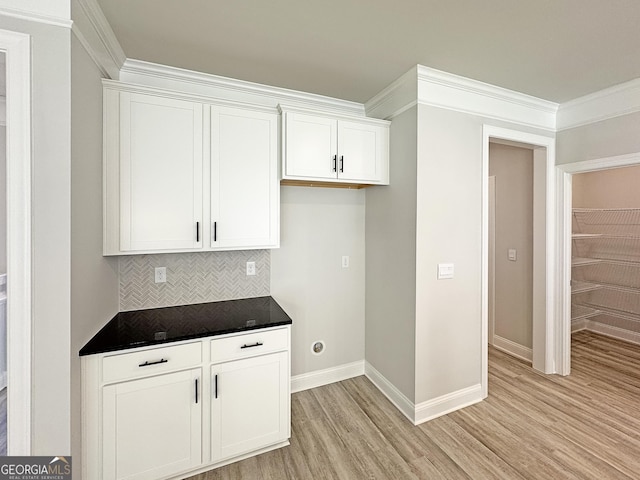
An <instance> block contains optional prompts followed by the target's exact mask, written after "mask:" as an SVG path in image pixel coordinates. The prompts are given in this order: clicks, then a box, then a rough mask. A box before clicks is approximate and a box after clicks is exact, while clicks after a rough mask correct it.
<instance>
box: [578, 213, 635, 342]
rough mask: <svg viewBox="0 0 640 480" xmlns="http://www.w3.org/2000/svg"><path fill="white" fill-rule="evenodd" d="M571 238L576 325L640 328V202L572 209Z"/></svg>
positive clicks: (617, 328)
mask: <svg viewBox="0 0 640 480" xmlns="http://www.w3.org/2000/svg"><path fill="white" fill-rule="evenodd" d="M572 243H573V248H572V273H571V279H572V280H571V285H572V297H571V303H572V309H571V319H572V329H574V330H577V329H580V328H583V327H584V326H585V321H591V322H597V323H600V324H604V325H606V326H607V327H608V328H610V329H614V330H620V329H621V330H626V331H630V332H634V333H638V334H640V208H607V209H595V208H575V209H573V236H572Z"/></svg>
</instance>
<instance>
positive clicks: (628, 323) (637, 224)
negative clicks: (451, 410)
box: [557, 152, 640, 374]
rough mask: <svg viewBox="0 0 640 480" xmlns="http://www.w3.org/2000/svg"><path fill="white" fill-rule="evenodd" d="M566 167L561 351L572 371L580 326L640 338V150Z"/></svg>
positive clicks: (561, 181) (562, 178) (562, 174)
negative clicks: (573, 344)
mask: <svg viewBox="0 0 640 480" xmlns="http://www.w3.org/2000/svg"><path fill="white" fill-rule="evenodd" d="M626 167H632V168H631V169H628V168H626ZM558 173H559V174H558V192H557V195H558V199H559V211H560V215H559V216H558V239H559V245H560V248H559V262H558V265H559V273H558V278H559V282H558V284H559V285H558V290H559V298H560V302H559V304H560V305H559V315H558V317H559V320H560V322H559V323H560V324H561V329H560V334H561V338H560V356H561V360H562V370H563V373H565V374H569V372H570V369H571V334H572V331H579V330H583V329H586V330H592V331H595V332H596V333H600V334H605V335H609V336H613V337H617V338H619V339H622V340H626V341H632V342H635V343H640V283H638V278H639V277H638V274H639V272H640V254H638V249H639V248H640V208H639V207H640V195H639V194H638V193H637V182H636V183H634V182H633V179H634V178H638V177H640V152H639V153H634V154H630V155H621V156H616V157H607V158H601V159H595V160H587V161H584V162H577V163H574V164H569V165H561V166H559V167H558ZM574 176H575V178H574ZM574 180H575V182H576V191H575V192H574V188H573V183H574ZM594 182H595V183H594ZM611 182H613V183H611ZM625 185H626V187H625ZM574 203H575V205H574Z"/></svg>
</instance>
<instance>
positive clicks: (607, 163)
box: [556, 152, 640, 375]
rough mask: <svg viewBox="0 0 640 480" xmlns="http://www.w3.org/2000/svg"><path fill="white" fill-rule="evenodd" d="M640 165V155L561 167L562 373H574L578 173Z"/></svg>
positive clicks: (559, 275)
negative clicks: (573, 265)
mask: <svg viewBox="0 0 640 480" xmlns="http://www.w3.org/2000/svg"><path fill="white" fill-rule="evenodd" d="M637 165H640V152H635V153H630V154H626V155H616V156H613V157H603V158H596V159H592V160H584V161H582V162H575V163H569V164H566V165H558V166H557V175H556V178H557V182H556V198H557V199H558V215H557V220H558V224H557V232H558V235H557V241H558V271H557V274H556V275H557V285H558V294H557V295H558V296H557V298H558V305H557V307H558V310H557V318H558V322H557V323H558V326H559V328H558V332H559V333H558V353H557V357H558V359H559V360H560V362H559V368H558V373H560V374H561V375H569V373H570V372H571V227H572V222H571V220H572V219H571V209H572V206H573V199H572V179H573V175H574V174H576V173H587V172H596V171H599V170H608V169H610V168H619V167H631V166H637Z"/></svg>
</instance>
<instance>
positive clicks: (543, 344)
mask: <svg viewBox="0 0 640 480" xmlns="http://www.w3.org/2000/svg"><path fill="white" fill-rule="evenodd" d="M495 140H498V141H506V142H517V143H521V144H522V143H524V144H526V145H527V146H530V147H533V157H534V287H533V288H534V292H533V304H534V312H533V313H534V321H533V368H535V369H536V370H540V371H542V372H544V373H547V374H548V373H555V371H556V364H557V362H556V355H557V352H558V349H557V346H556V342H557V335H556V329H557V326H556V322H554V313H555V303H556V302H555V295H556V291H555V286H554V285H555V282H554V279H555V263H554V262H555V244H556V237H555V228H556V219H555V217H556V215H555V212H556V204H555V195H556V183H555V162H556V148H555V138H553V137H545V136H542V135H536V134H532V133H527V132H522V131H520V130H513V129H507V128H501V127H496V126H493V125H487V124H484V125H483V128H482V242H481V243H482V245H481V252H482V254H481V259H482V265H481V272H482V273H481V311H482V314H481V316H482V318H481V342H482V345H481V355H482V359H481V369H482V380H481V382H482V395H483V397H486V396H487V395H488V376H489V373H488V371H489V347H488V340H489V339H488V330H489V329H488V323H489V321H488V319H489V312H488V304H489V144H490V142H491V141H495ZM540 180H543V181H542V182H540ZM541 183H542V184H541ZM536 187H538V188H536ZM542 187H544V188H542ZM543 191H544V193H543V195H542V198H540V197H541V195H540V193H541V192H543ZM536 192H538V195H536ZM542 206H544V207H543V208H541V207H542ZM540 225H544V235H543V236H542V237H539V238H536V226H540ZM538 230H539V229H538ZM536 244H539V245H538V246H539V247H541V248H538V247H537V245H536ZM541 249H542V250H541ZM535 251H538V256H537V258H536V254H535ZM541 251H542V252H544V254H543V255H542V256H540V253H541Z"/></svg>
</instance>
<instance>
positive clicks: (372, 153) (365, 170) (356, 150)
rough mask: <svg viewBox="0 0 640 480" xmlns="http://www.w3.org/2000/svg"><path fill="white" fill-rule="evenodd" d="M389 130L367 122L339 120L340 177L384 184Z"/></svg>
mask: <svg viewBox="0 0 640 480" xmlns="http://www.w3.org/2000/svg"><path fill="white" fill-rule="evenodd" d="M385 135H388V129H387V128H385V127H380V126H377V125H369V124H366V123H357V122H348V121H343V120H340V121H338V178H340V179H342V180H352V181H366V182H376V181H382V178H383V174H382V168H383V165H384V162H383V160H384V159H383V155H384V152H385V151H386V148H385V142H384V140H385Z"/></svg>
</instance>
